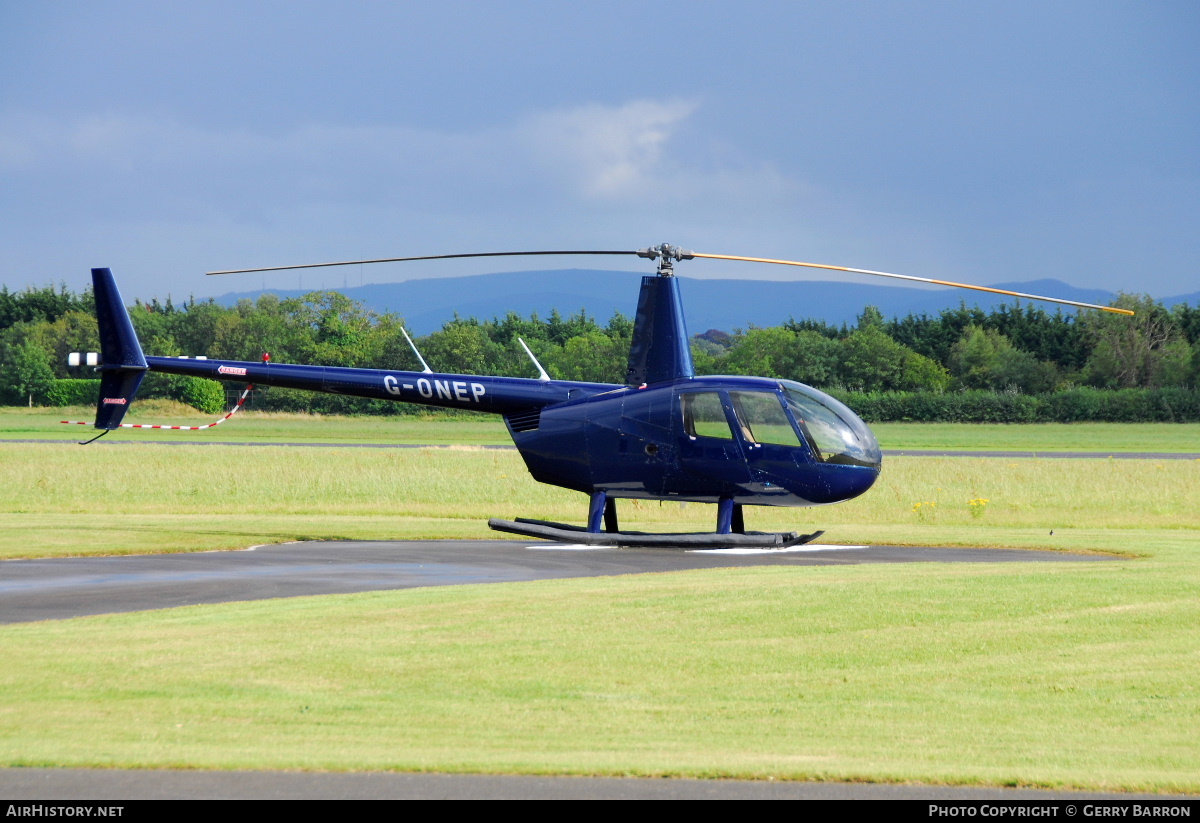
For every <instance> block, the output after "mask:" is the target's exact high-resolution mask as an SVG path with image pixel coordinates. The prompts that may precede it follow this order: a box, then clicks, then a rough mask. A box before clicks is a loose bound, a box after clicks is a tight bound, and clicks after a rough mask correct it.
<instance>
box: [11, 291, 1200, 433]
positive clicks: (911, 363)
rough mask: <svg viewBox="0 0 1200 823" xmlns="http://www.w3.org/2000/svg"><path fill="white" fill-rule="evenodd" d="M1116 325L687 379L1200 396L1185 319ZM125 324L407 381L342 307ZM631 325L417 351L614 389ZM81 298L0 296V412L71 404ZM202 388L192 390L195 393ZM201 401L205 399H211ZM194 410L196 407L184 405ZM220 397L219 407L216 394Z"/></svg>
mask: <svg viewBox="0 0 1200 823" xmlns="http://www.w3.org/2000/svg"><path fill="white" fill-rule="evenodd" d="M1115 304H1116V305H1119V306H1121V307H1123V308H1130V309H1133V310H1134V311H1135V312H1137V314H1136V315H1135V316H1134V317H1132V318H1130V317H1127V316H1120V315H1112V314H1108V313H1102V312H1080V313H1078V314H1077V313H1075V312H1064V311H1059V310H1056V311H1053V312H1051V311H1047V310H1045V309H1043V308H1040V307H1037V306H1032V305H1029V304H1024V305H1022V304H1019V303H1018V304H1015V305H1004V306H1001V307H1000V308H998V309H995V310H993V311H988V312H985V311H983V310H981V309H978V308H968V307H966V306H965V305H964V306H961V307H960V308H957V309H950V310H946V311H942V312H941V313H939V314H937V315H928V314H921V315H911V314H910V315H908V316H906V317H904V318H893V319H890V320H889V319H885V318H884V316H883V314H882V312H880V311H879V309H878V308H876V307H873V306H868V307H866V308H865V309H864V310H863V312H862V314H860V315H859V316H858V318H857V319H856V322H855V323H854V324H853V325H850V324H844V325H841V326H834V325H831V324H828V323H825V322H823V321H820V320H792V321H790V322H788V323H785V324H783V325H782V326H775V327H771V328H750V329H737V330H734V331H733V332H723V331H719V330H709V331H706V332H704V333H702V334H698V335H696V336H695V337H693V340H692V351H693V355H694V360H695V365H696V370H697V373H699V374H749V375H758V376H763V377H781V378H788V379H793V380H799V381H800V382H803V383H808V384H810V385H813V386H816V387H818V388H821V389H825V390H830V391H833V392H835V393H838V392H841V393H846V392H853V393H856V394H860V393H881V392H882V393H895V392H910V393H911V392H917V393H922V394H944V393H964V392H985V393H986V392H990V393H994V394H1005V395H1030V396H1032V395H1044V394H1049V393H1055V392H1063V391H1069V390H1072V389H1075V388H1079V387H1089V388H1092V389H1098V390H1121V389H1142V390H1158V389H1183V390H1193V391H1194V390H1195V389H1196V388H1197V385H1198V384H1200V307H1197V308H1193V307H1190V306H1188V305H1186V304H1183V305H1177V306H1174V307H1173V308H1171V309H1170V310H1168V309H1166V308H1165V307H1163V306H1162V305H1161V304H1159V303H1157V302H1156V301H1154V300H1152V299H1151V298H1149V297H1146V296H1133V295H1122V296H1121V297H1120V298H1118V300H1117V301H1115ZM130 317H131V318H132V320H133V324H134V327H135V328H136V329H137V333H138V336H139V338H140V339H141V341H142V346H143V348H144V349H145V350H146V352H147V353H150V354H157V355H165V356H175V355H199V354H204V355H207V356H209V357H212V358H220V359H230V360H258V359H259V358H260V357H261V356H262V354H263V352H270V354H271V358H272V360H273V361H275V362H291V363H311V364H317V365H331V366H355V367H361V368H376V369H392V370H409V371H414V370H420V368H421V367H420V364H419V362H418V361H417V359H416V357H415V356H414V354H413V353H412V350H411V348H410V347H409V345H408V342H407V340H405V338H404V335H403V333H402V331H401V329H402V327H403V319H402V318H401V317H400V316H399V315H397V314H394V313H375V312H372V311H369V310H367V309H366V308H365V307H364V306H363V305H362V304H361V303H358V302H357V301H354V300H351V299H350V298H348V297H346V296H345V295H343V294H340V293H338V292H331V291H320V292H312V293H310V294H307V295H305V296H303V297H299V298H288V299H281V298H279V297H278V296H275V295H271V294H267V295H263V296H261V297H259V298H258V299H257V300H254V301H251V300H246V299H244V300H241V301H239V302H238V303H237V304H236V305H234V306H222V305H219V304H218V303H216V302H215V301H213V300H206V301H196V300H189V301H187V302H186V303H184V304H182V305H175V304H173V303H172V302H171V301H170V299H168V300H167V301H166V302H160V301H158V300H157V299H155V300H152V301H150V302H148V303H143V302H140V301H139V302H137V303H136V304H135V305H134V306H132V307H131V308H130ZM632 332H633V322H632V320H631V319H630V318H629V317H626V316H624V315H622V314H620V313H617V314H614V315H613V316H612V317H611V318H610V319H609V320H608V321H607V322H606V323H603V324H602V323H600V322H599V321H598V320H597V319H596V318H594V317H591V316H589V315H588V314H587V313H586V312H584V311H580V312H579V313H577V314H573V315H565V316H564V315H562V314H560V313H559V312H557V311H555V312H552V313H551V315H550V316H549V317H547V318H541V317H539V316H538V315H536V314H533V315H530V316H528V317H523V316H521V315H518V314H517V313H515V312H509V313H508V314H506V315H505V316H504V317H502V318H501V317H493V318H492V319H490V320H479V319H477V318H462V317H458V316H455V317H454V318H453V319H452V320H450V321H448V322H446V323H445V324H444V325H443V326H442V328H441V329H439V330H438V331H436V332H434V333H433V334H430V335H426V336H423V337H420V338H418V339H417V341H416V342H417V345H418V347H419V349H420V351H421V353H422V354H423V355H424V357H425V359H426V360H427V361H428V362H429V364H430V366H431V367H432V368H433V369H434V370H435V371H440V372H450V373H462V374H496V375H509V376H518V377H533V376H536V370H535V368H534V366H533V365H532V363H530V361H529V359H528V357H527V356H526V355H525V353H524V351H523V350H522V349H521V347H520V345H519V344H518V342H517V338H518V337H519V338H522V339H524V340H525V342H526V343H527V344H528V345H529V347H530V349H531V350H532V351H533V352H534V353H535V354H536V355H537V357H538V359H539V360H540V361H541V363H542V364H543V365H544V366H545V367H546V369H547V371H548V372H549V373H550V374H551V376H552V377H555V378H559V379H566V380H587V381H595V382H604V383H621V382H623V381H624V375H625V368H626V359H627V356H628V352H629V343H630V338H631V336H632ZM98 348H99V340H98V335H97V329H96V321H95V317H94V301H93V298H92V295H91V292H90V290H88V291H84V292H83V293H79V294H77V293H73V292H71V291H70V290H68V289H66V288H65V287H61V286H60V287H59V288H57V289H55V288H53V287H44V288H41V289H26V290H24V291H21V292H10V291H9V290H8V289H7V287H3V288H0V402H2V403H6V404H22V405H24V404H26V403H35V404H55V403H62V402H64V400H65V401H72V400H75V399H77V398H78V396H79V391H84V389H82V388H80V389H79V390H78V391H74V393H72V391H67V389H66V386H67V383H65V382H63V381H66V380H69V379H71V378H79V377H91V376H92V375H90V374H80V373H78V372H80V371H82V370H78V369H68V367H67V366H66V355H67V353H68V352H71V351H96V350H98ZM197 382H199V383H202V384H207V385H206V386H204V387H198V386H197V385H196V383H197ZM213 387H216V388H215V389H214V388H213ZM218 390H219V386H218V385H217V384H215V383H212V381H194V380H193V379H190V378H173V377H171V376H168V375H157V374H156V375H151V376H150V377H149V378H148V379H147V381H146V384H145V387H144V389H143V392H142V396H151V397H153V396H156V395H157V396H174V397H177V398H178V399H183V400H185V401H187V402H192V403H193V405H201V406H203V405H205V404H207V405H213V404H214V403H215V402H216V401H215V400H213V399H212V398H213V397H214V396H216V395H214V394H213V392H214V391H218ZM204 396H207V397H208V398H209V399H208V400H203V399H201V400H200V401H199V402H197V398H202V397H204ZM222 396H223V395H222ZM259 405H260V407H263V406H265V407H268V408H281V409H283V408H287V409H293V410H303V409H308V410H316V411H373V410H379V411H385V410H386V412H387V413H406V412H408V411H411V409H410V408H409V407H407V406H405V404H395V403H381V402H379V401H358V400H356V399H355V398H339V397H326V396H320V395H312V394H310V393H306V392H295V391H288V390H284V389H272V390H271V391H269V392H267V393H266V394H265V395H264V396H263V397H262V398H260V399H259Z"/></svg>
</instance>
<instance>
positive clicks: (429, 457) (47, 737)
mask: <svg viewBox="0 0 1200 823" xmlns="http://www.w3.org/2000/svg"><path fill="white" fill-rule="evenodd" d="M301 422H302V423H304V424H306V425H307V424H308V422H309V421H301ZM230 425H232V424H230ZM444 425H446V426H457V425H463V424H462V423H460V422H458V421H455V422H448V423H445V424H444ZM64 428H65V427H64ZM222 428H225V427H222ZM1137 428H1140V427H1137ZM79 429H81V430H82V429H83V427H79ZM1185 429H1186V427H1180V428H1179V429H1178V430H1176V431H1184V430H1185ZM1022 437H1024V435H1022ZM1182 439H1183V440H1185V441H1186V437H1183V438H1182ZM1180 440H1181V438H1180V437H1175V438H1174V441H1175V442H1176V443H1178V442H1180ZM939 446H941V447H946V446H947V444H945V443H942V444H939ZM1151 450H1156V451H1157V450H1164V451H1165V450H1166V449H1159V448H1153V449H1151ZM1198 499H1200V461H1183V460H1161V461H1148V460H1111V461H1104V460H1100V461H1098V460H1071V459H1054V460H1037V459H1023V460H1011V459H984V458H973V459H968V458H894V459H889V460H887V462H886V464H885V469H884V474H883V476H882V477H881V480H880V482H879V483H878V484H877V486H876V488H874V489H873V490H871V491H870V492H868V493H867V494H866V495H864V496H863V497H862V498H859V499H858V500H855V501H850V502H849V503H845V504H840V505H837V506H831V507H824V508H819V509H809V510H768V509H754V510H751V511H750V512H749V516H748V519H749V523H748V525H750V526H751V527H752V528H777V527H778V528H785V527H786V528H799V529H807V528H814V527H815V528H828V529H829V536H830V537H831V538H832V539H833V540H836V541H840V542H845V543H857V542H870V543H909V544H931V545H968V546H970V545H980V546H1014V547H1030V548H1055V549H1073V550H1091V551H1105V552H1111V553H1117V554H1123V555H1124V556H1125V558H1126V559H1122V560H1117V561H1115V562H1106V563H1087V564H957V565H956V564H912V565H863V566H828V567H763V568H753V569H726V570H712V571H698V572H687V573H674V574H660V575H630V576H623V577H612V578H591V579H582V580H555V581H539V582H533V583H514V584H492V585H487V586H461V587H446V588H436V589H414V590H407V591H396V592H371V593H364V594H355V595H336V596H327V597H314V598H295V599H284V600H276V601H259V602H249V603H233V604H223V605H213V606H197V607H187V608H180V609H170V610H165V611H159V612H146V613H137V614H125V615H107V616H99V617H91V618H81V619H76V620H64V621H47V622H43V623H31V624H22V625H12V626H3V627H0V648H3V649H4V660H5V665H4V667H3V668H2V669H0V693H3V694H4V695H5V700H3V701H0V764H5V765H9V766H101V767H119V766H125V767H146V768H167V767H180V768H220V769H227V768H249V769H262V768H284V769H319V770H361V769H395V770H437V771H475V772H505V773H510V772H517V773H534V774H543V773H544V774H614V775H624V774H631V775H662V776H696V777H754V778H767V777H774V778H776V779H817V780H832V779H839V780H871V781H923V782H933V783H956V784H985V785H1030V786H1052V787H1075V788H1085V789H1094V790H1129V791H1156V792H1198V791H1200V734H1198V733H1197V732H1198V730H1200V686H1198V685H1197V684H1200V651H1198V647H1197V643H1196V631H1195V626H1196V625H1197V622H1198V618H1200V598H1197V596H1196V592H1197V591H1198V590H1200V551H1198V549H1200V512H1198V509H1200V507H1197V506H1196V505H1195V501H1196V500H1198ZM979 500H986V503H983V504H979V503H976V504H975V505H972V504H971V501H979ZM918 504H920V505H918ZM930 504H933V505H930ZM621 506H622V508H621V513H622V518H623V520H624V521H626V522H628V523H629V524H630V525H631V526H632V527H645V528H649V529H653V530H666V529H668V528H680V527H683V528H708V527H710V525H711V522H710V521H711V520H712V519H713V516H714V515H713V507H711V506H700V505H688V506H686V507H681V506H679V505H678V504H671V505H662V506H660V505H658V504H645V503H643V504H641V505H639V506H635V505H633V504H632V503H630V502H622V504H621ZM583 510H584V498H583V497H582V496H581V495H578V494H572V493H569V492H564V491H562V490H558V489H553V488H550V487H546V486H541V485H538V484H536V483H533V482H532V481H531V480H530V479H529V478H528V475H527V474H526V472H525V471H524V467H523V465H522V464H521V461H520V458H519V456H518V455H516V454H515V453H513V452H507V451H501V452H497V451H483V450H478V449H476V450H471V449H438V450H412V451H409V450H396V451H393V450H370V449H348V448H314V449H286V448H262V449H252V450H250V449H212V448H189V447H179V448H171V449H162V448H153V447H149V446H147V447H145V448H142V447H138V446H129V447H122V448H89V449H80V448H78V447H76V446H73V445H68V444H63V445H53V444H50V445H43V444H20V443H8V444H0V556H4V557H15V556H20V555H23V554H24V555H29V554H38V555H43V556H45V555H54V554H65V553H78V552H81V551H83V552H100V553H112V552H121V551H150V550H158V551H162V550H195V549H203V548H218V547H232V546H245V545H250V544H255V543H263V542H271V541H276V540H286V539H296V538H306V537H339V536H340V537H352V538H362V539H366V538H396V537H425V536H446V537H466V536H472V537H474V536H488V535H489V533H488V532H487V531H486V526H484V525H483V521H484V520H485V519H486V517H487V516H490V515H500V516H513V515H517V514H521V515H529V516H535V517H548V518H553V519H564V520H568V521H571V522H579V521H580V520H581V518H582V516H583V515H582V513H583ZM1051 531H1053V534H1051ZM0 566H2V564H0ZM0 571H2V568H0Z"/></svg>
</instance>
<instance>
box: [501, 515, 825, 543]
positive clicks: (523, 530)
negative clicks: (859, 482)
mask: <svg viewBox="0 0 1200 823" xmlns="http://www.w3.org/2000/svg"><path fill="white" fill-rule="evenodd" d="M488 526H490V527H491V528H493V529H495V530H496V531H498V532H509V533H510V534H519V535H522V536H524V537H539V538H542V539H543V540H554V541H556V542H559V543H576V544H582V545H585V546H619V547H622V548H630V549H632V548H659V549H731V548H756V549H783V548H787V547H788V546H799V545H802V544H804V543H810V542H812V541H813V540H816V539H817V538H818V537H820V536H821V535H823V534H824V533H825V532H824V531H817V532H813V533H812V534H797V533H796V532H745V533H736V532H735V533H732V534H715V533H713V532H685V533H681V534H649V533H647V532H621V531H606V532H593V531H588V530H587V529H585V528H583V527H582V526H572V525H569V524H567V523H553V522H550V521H548V520H531V519H528V518H525V517H518V518H517V519H516V520H500V519H499V518H495V517H493V518H492V519H491V520H489V521H488Z"/></svg>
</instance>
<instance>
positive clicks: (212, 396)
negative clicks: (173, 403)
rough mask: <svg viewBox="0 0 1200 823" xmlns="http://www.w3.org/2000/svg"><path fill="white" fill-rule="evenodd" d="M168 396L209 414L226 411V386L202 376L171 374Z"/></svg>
mask: <svg viewBox="0 0 1200 823" xmlns="http://www.w3.org/2000/svg"><path fill="white" fill-rule="evenodd" d="M168 382H169V384H170V388H169V389H168V393H167V395H168V397H170V398H171V399H172V400H178V401H179V402H180V403H186V404H188V405H189V406H191V407H192V408H194V409H198V410H200V411H202V412H205V413H207V414H220V413H221V412H223V411H225V387H224V386H223V385H222V384H221V383H218V382H217V381H215V380H205V379H204V378H202V377H189V376H188V375H183V374H179V375H175V374H173V375H171V376H170V378H169V381H168Z"/></svg>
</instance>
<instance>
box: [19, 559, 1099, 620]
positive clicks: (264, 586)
mask: <svg viewBox="0 0 1200 823" xmlns="http://www.w3.org/2000/svg"><path fill="white" fill-rule="evenodd" d="M535 543H536V541H530V540H526V541H513V540H413V541H387V542H369V541H345V542H312V543H293V544H284V545H276V546H261V547H258V548H255V549H250V550H245V551H220V552H199V553H189V554H155V555H128V556H121V557H64V558H50V559H41V560H6V561H3V562H0V623H23V622H28V621H32V620H51V619H62V618H68V617H80V616H83V615H92V614H108V613H113V612H131V611H143V610H147V609H162V608H170V607H174V606H190V605H195V604H200V603H228V602H232V601H238V600H263V599H267V598H272V597H300V596H304V595H318V594H338V593H347V592H361V591H379V590H384V589H409V588H417V587H421V586H452V585H461V584H466V583H502V582H514V581H521V580H544V579H551V578H566V577H596V576H601V575H616V574H641V573H648V572H667V571H679V570H684V569H711V568H722V567H731V566H763V565H771V566H780V565H786V566H818V565H838V564H852V563H916V562H952V563H971V562H984V563H996V562H1021V561H1024V562H1096V561H1103V560H1111V559H1113V558H1110V557H1106V556H1103V555H1080V554H1066V553H1058V552H1043V551H1025V550H1014V549H939V548H924V547H912V546H854V547H851V546H823V545H812V544H809V545H807V546H796V547H793V548H791V549H786V550H769V551H763V550H752V551H748V552H747V551H745V550H737V551H735V550H724V551H681V550H669V549H605V548H595V547H568V546H560V545H558V544H554V543H542V544H540V545H535Z"/></svg>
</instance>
